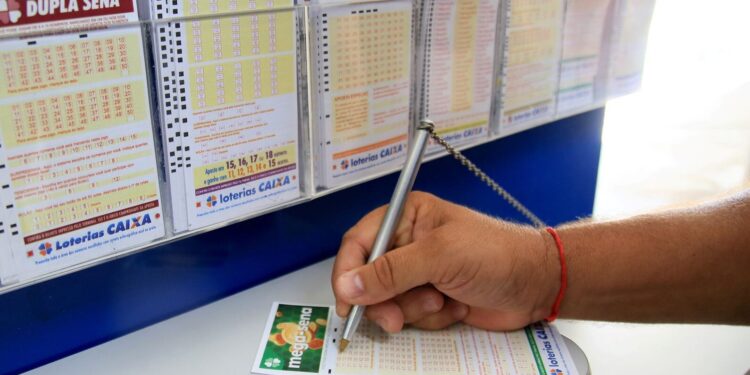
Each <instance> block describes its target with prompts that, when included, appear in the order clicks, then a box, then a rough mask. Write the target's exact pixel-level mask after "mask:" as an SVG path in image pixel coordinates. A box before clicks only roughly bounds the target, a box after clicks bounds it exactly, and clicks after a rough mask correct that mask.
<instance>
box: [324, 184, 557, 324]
mask: <svg viewBox="0 0 750 375" xmlns="http://www.w3.org/2000/svg"><path fill="white" fill-rule="evenodd" d="M385 211H386V207H385V206H383V207H380V208H378V209H376V210H374V211H372V212H370V213H369V214H368V215H366V216H365V217H364V218H362V220H360V221H359V223H357V224H356V225H355V226H354V227H352V228H351V229H350V230H349V231H348V232H347V233H346V234H345V235H344V238H343V240H342V243H341V248H340V249H339V253H338V256H337V257H336V262H335V264H334V267H333V275H332V279H331V283H332V285H333V291H334V294H335V296H336V312H337V313H338V315H339V316H341V317H345V316H346V315H348V314H349V311H350V309H351V306H352V305H355V304H356V305H366V306H367V310H366V312H365V316H366V317H367V318H368V319H370V320H373V321H375V322H376V323H377V324H378V325H380V326H381V327H382V328H383V329H384V330H385V331H387V332H398V331H400V330H401V329H402V328H403V326H404V324H411V325H413V326H416V327H419V328H423V329H442V328H445V327H447V326H450V325H452V324H454V323H456V322H459V321H463V322H465V323H467V324H470V325H473V326H476V327H479V328H483V329H489V330H514V329H518V328H521V327H524V326H526V325H528V324H529V323H532V322H535V321H539V320H542V319H544V318H545V317H547V316H548V315H549V313H550V310H551V307H552V304H553V302H554V299H555V296H556V294H557V291H558V289H559V287H560V265H559V259H558V255H557V252H556V250H555V248H554V243H552V244H551V246H552V248H550V244H549V243H548V241H549V240H548V239H547V238H546V237H545V236H544V234H543V233H542V232H541V231H538V230H536V229H534V228H531V227H525V226H520V225H515V224H510V223H507V222H503V221H500V220H497V219H493V218H491V217H489V216H486V215H483V214H480V213H478V212H475V211H472V210H470V209H468V208H466V207H462V206H459V205H456V204H453V203H450V202H447V201H444V200H441V199H439V198H437V197H435V196H433V195H430V194H426V193H419V192H414V193H411V194H410V195H409V198H408V200H407V202H406V204H405V207H404V214H403V217H402V219H401V222H400V223H399V226H398V228H397V229H396V233H395V235H394V239H393V246H392V250H391V251H389V252H387V253H386V254H385V255H384V256H382V257H380V258H378V259H377V260H376V261H375V262H373V263H371V264H366V262H367V258H368V256H369V253H370V249H371V247H372V244H373V242H374V240H375V236H376V235H377V231H378V229H379V226H380V223H381V221H382V219H383V216H384V215H385Z"/></svg>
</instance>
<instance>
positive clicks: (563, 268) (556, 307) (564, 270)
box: [545, 228, 568, 323]
mask: <svg viewBox="0 0 750 375" xmlns="http://www.w3.org/2000/svg"><path fill="white" fill-rule="evenodd" d="M547 233H549V234H550V235H552V238H553V239H554V240H555V245H557V251H558V253H559V254H560V291H558V292H557V297H556V298H555V303H554V304H553V305H552V312H551V313H550V314H549V316H548V317H547V318H546V319H545V320H546V321H548V322H550V323H551V322H553V321H554V320H555V319H557V316H558V315H560V305H561V304H562V300H563V297H565V290H566V289H568V265H567V263H565V248H563V243H562V240H561V239H560V236H559V235H558V234H557V231H556V230H555V229H554V228H547Z"/></svg>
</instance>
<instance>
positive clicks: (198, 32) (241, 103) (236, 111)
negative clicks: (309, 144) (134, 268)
mask: <svg viewBox="0 0 750 375" xmlns="http://www.w3.org/2000/svg"><path fill="white" fill-rule="evenodd" d="M162 3H164V4H162ZM258 3H260V2H258ZM263 3H264V4H262V5H263V6H260V5H261V4H257V3H256V2H254V1H251V2H249V3H248V2H243V3H242V6H239V7H238V4H237V2H229V1H220V2H215V4H214V5H215V6H207V4H204V3H202V2H201V3H199V2H196V1H190V2H186V3H184V4H178V5H174V3H171V2H164V1H160V2H157V3H156V4H157V5H163V6H162V7H157V8H156V11H155V12H154V18H157V19H159V18H162V19H169V18H172V17H196V16H203V17H201V18H189V19H180V18H177V19H174V20H173V22H160V23H159V24H158V26H157V29H156V36H157V38H156V45H157V48H158V50H159V51H160V52H159V54H158V56H157V57H158V60H159V63H158V66H159V69H158V72H157V74H158V75H159V77H160V78H159V82H160V86H159V90H160V91H161V92H162V98H161V99H160V100H161V101H162V102H163V105H162V106H161V108H162V111H163V113H162V118H163V123H164V128H165V129H164V138H165V142H164V143H165V158H166V160H167V164H168V179H169V182H170V184H169V188H170V195H171V197H172V202H173V204H172V206H173V221H174V227H175V231H177V232H182V231H185V230H194V229H199V228H202V227H205V226H208V225H212V224H217V223H221V222H224V221H227V220H233V219H238V218H242V217H244V216H247V215H250V214H253V213H255V212H257V211H260V210H263V209H266V208H269V207H271V206H274V205H278V204H282V203H285V202H288V201H290V200H293V199H296V198H298V197H299V196H300V194H301V192H300V182H299V170H300V168H299V158H298V149H299V143H298V133H299V112H298V102H297V56H298V55H297V53H298V45H297V24H296V18H295V13H294V11H292V10H289V9H281V10H278V11H275V10H270V8H279V7H284V6H287V7H289V6H291V1H290V0H288V1H286V2H283V1H276V2H263ZM232 4H234V5H232ZM256 9H257V10H266V12H259V13H254V12H249V13H248V11H252V10H256ZM240 11H245V12H244V13H231V12H240ZM217 13H223V14H222V15H220V16H214V14H217ZM209 16H210V17H209Z"/></svg>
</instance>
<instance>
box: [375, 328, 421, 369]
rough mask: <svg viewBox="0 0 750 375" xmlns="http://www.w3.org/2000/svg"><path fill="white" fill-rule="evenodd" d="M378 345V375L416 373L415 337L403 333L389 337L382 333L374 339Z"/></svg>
mask: <svg viewBox="0 0 750 375" xmlns="http://www.w3.org/2000/svg"><path fill="white" fill-rule="evenodd" d="M375 340H376V345H378V355H379V356H380V358H379V360H378V363H379V364H380V366H379V370H380V371H379V373H381V374H405V373H414V372H416V371H417V350H416V342H417V339H416V335H415V333H414V332H411V331H408V330H407V331H403V332H401V334H399V335H390V334H388V333H385V332H383V331H380V332H378V334H377V336H376V337H375Z"/></svg>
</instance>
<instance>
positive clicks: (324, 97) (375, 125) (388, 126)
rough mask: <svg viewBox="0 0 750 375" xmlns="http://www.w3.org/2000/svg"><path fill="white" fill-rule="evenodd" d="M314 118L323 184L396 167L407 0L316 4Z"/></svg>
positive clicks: (401, 143) (401, 140) (407, 95)
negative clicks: (337, 4)
mask: <svg viewBox="0 0 750 375" xmlns="http://www.w3.org/2000/svg"><path fill="white" fill-rule="evenodd" d="M311 11H312V13H313V19H312V20H311V24H312V25H313V35H312V36H311V40H312V44H313V72H312V74H313V76H314V79H315V81H316V84H315V85H314V86H313V89H312V91H313V95H312V100H313V106H314V108H315V110H314V111H313V114H312V117H313V123H314V124H315V129H314V131H316V132H317V134H316V145H317V146H318V149H317V151H318V153H319V155H318V156H316V168H317V176H318V178H319V181H318V182H317V183H318V185H319V186H321V187H327V188H331V187H335V186H339V185H341V184H343V183H346V182H351V181H354V180H357V179H360V178H363V177H367V176H370V175H373V174H376V173H378V172H379V171H383V170H387V169H389V168H392V167H395V166H397V165H399V164H400V163H401V162H402V161H403V159H404V158H405V156H406V148H407V142H408V135H409V134H408V133H409V117H410V113H409V108H410V101H411V91H412V88H411V56H412V55H411V43H412V38H411V35H412V3H411V1H390V2H379V3H368V4H357V5H347V6H335V7H327V6H322V7H313V8H312V10H311Z"/></svg>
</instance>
